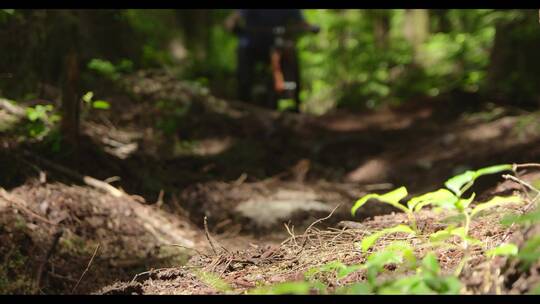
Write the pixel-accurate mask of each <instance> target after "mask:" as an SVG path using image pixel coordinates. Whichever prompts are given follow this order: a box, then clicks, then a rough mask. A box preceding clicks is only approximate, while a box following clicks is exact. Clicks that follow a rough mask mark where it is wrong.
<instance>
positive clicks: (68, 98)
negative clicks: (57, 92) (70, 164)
mask: <svg viewBox="0 0 540 304" xmlns="http://www.w3.org/2000/svg"><path fill="white" fill-rule="evenodd" d="M73 39H74V40H73V45H72V47H71V48H70V49H69V51H68V53H67V54H66V55H65V56H64V79H63V83H62V104H61V113H62V122H61V125H60V131H61V134H62V139H63V142H64V143H66V144H68V145H69V147H70V148H71V149H70V150H71V152H72V153H73V157H74V158H75V160H76V163H78V155H79V124H80V121H79V116H80V102H79V54H78V52H77V47H76V39H77V38H76V37H73Z"/></svg>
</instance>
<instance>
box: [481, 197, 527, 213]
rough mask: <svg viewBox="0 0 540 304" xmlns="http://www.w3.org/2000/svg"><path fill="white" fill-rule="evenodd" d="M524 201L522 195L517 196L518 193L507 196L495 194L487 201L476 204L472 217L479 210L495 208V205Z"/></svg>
mask: <svg viewBox="0 0 540 304" xmlns="http://www.w3.org/2000/svg"><path fill="white" fill-rule="evenodd" d="M523 202H524V201H523V199H521V197H519V196H516V195H512V196H507V197H502V196H495V197H493V198H492V199H490V200H489V201H487V202H485V203H480V204H478V205H476V207H474V209H473V210H472V211H471V218H472V217H474V216H475V215H477V214H478V213H479V212H481V211H484V210H487V209H490V208H494V207H498V206H502V205H506V204H516V203H523Z"/></svg>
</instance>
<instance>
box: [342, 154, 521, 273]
mask: <svg viewBox="0 0 540 304" xmlns="http://www.w3.org/2000/svg"><path fill="white" fill-rule="evenodd" d="M508 170H512V165H510V164H504V165H496V166H489V167H485V168H481V169H478V170H476V171H472V170H469V171H466V172H464V173H462V174H459V175H456V176H454V177H452V178H450V179H448V180H447V181H446V182H445V183H444V185H445V186H446V188H447V189H445V188H441V189H438V190H436V191H433V192H429V193H425V194H422V195H419V196H416V197H412V198H411V199H409V200H408V202H407V207H405V206H404V205H402V204H401V203H400V201H401V200H402V199H404V198H405V197H406V196H407V195H408V192H407V189H406V188H405V187H400V188H397V189H395V190H393V191H390V192H388V193H385V194H367V195H365V196H363V197H361V198H360V199H358V200H357V201H356V203H355V204H354V205H353V207H352V209H351V213H352V214H353V215H354V214H355V213H356V211H357V210H358V209H359V208H360V207H361V206H363V205H364V204H365V203H367V202H368V201H369V200H370V199H376V200H378V201H379V202H381V203H386V204H389V205H392V206H394V207H396V208H398V209H400V210H402V211H403V212H405V213H406V214H407V216H408V218H409V222H410V225H411V227H409V226H406V225H398V226H395V227H391V228H386V229H383V230H381V231H378V232H375V233H374V234H372V235H370V236H368V237H366V238H364V239H363V240H362V244H361V248H362V251H363V252H366V251H367V249H369V247H371V246H372V245H373V244H374V243H375V242H376V241H377V239H378V238H380V237H381V236H382V235H385V234H389V233H394V232H406V233H410V234H412V233H415V234H418V233H419V232H420V231H418V227H417V222H416V217H415V213H417V212H419V211H420V210H421V209H422V208H423V207H426V206H428V205H433V206H435V207H439V208H443V209H447V210H453V211H457V212H458V214H459V215H460V217H461V218H462V219H463V220H462V226H460V227H456V226H454V225H450V226H448V227H447V228H446V229H444V230H441V231H437V232H435V233H432V234H431V235H430V236H429V242H430V243H431V244H430V245H431V246H434V247H437V246H452V245H451V244H446V243H445V241H446V240H447V239H450V238H452V237H454V236H457V237H459V238H460V239H461V248H462V249H463V250H464V252H465V254H464V257H463V259H462V261H461V262H460V264H459V265H458V267H457V268H456V271H455V274H456V276H458V275H459V274H460V273H461V270H462V269H463V267H464V265H465V264H466V263H467V261H468V258H469V250H470V249H469V247H470V245H477V246H482V245H483V244H482V243H481V242H480V241H478V240H476V239H474V238H472V237H471V236H470V235H469V231H470V225H471V221H472V219H473V218H474V217H476V216H478V215H479V214H481V213H482V212H483V211H486V210H488V209H492V208H494V207H498V206H502V205H506V204H516V203H523V202H524V201H523V199H521V198H520V197H519V196H515V195H513V196H508V197H501V196H495V197H493V198H492V199H491V200H489V201H487V202H483V203H477V204H476V205H475V206H474V208H471V203H472V202H473V201H474V199H475V197H476V194H475V193H472V194H471V196H470V197H468V198H462V196H463V194H464V193H465V192H466V191H467V190H468V189H470V188H471V187H472V186H473V185H474V182H475V181H476V179H478V178H479V177H481V176H484V175H488V174H495V173H500V172H502V171H508Z"/></svg>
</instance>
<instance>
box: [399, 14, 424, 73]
mask: <svg viewBox="0 0 540 304" xmlns="http://www.w3.org/2000/svg"><path fill="white" fill-rule="evenodd" d="M403 30H404V35H405V38H406V39H407V40H408V41H409V42H410V43H411V45H412V46H413V50H414V62H415V63H417V64H420V63H421V62H422V61H423V55H422V49H421V46H422V43H423V42H424V41H426V39H427V38H428V35H429V14H428V10H426V9H407V10H406V11H405V25H404V27H403Z"/></svg>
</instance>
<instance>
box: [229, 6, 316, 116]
mask: <svg viewBox="0 0 540 304" xmlns="http://www.w3.org/2000/svg"><path fill="white" fill-rule="evenodd" d="M226 26H227V27H228V28H229V29H230V30H232V31H233V32H234V33H236V34H237V35H238V36H239V43H238V49H237V56H238V61H237V80H238V98H239V99H240V100H242V101H251V100H252V99H253V97H252V90H253V87H254V85H255V81H256V76H257V75H256V68H257V66H258V65H261V64H262V65H263V66H266V67H272V76H273V79H274V84H273V94H274V95H275V94H277V95H279V94H280V93H282V92H283V91H284V90H285V89H286V84H287V82H286V81H285V79H284V76H283V75H284V73H283V69H286V71H287V72H288V73H287V74H288V75H289V77H290V78H292V80H293V81H292V82H293V83H295V85H294V87H295V88H294V95H295V96H292V99H294V100H295V103H296V105H295V107H296V110H297V107H298V104H299V96H298V95H299V80H300V74H299V69H298V60H297V54H296V48H294V47H293V48H292V50H291V51H288V52H287V54H286V55H287V56H289V57H290V58H288V59H289V60H287V61H286V62H287V66H286V67H283V66H280V65H279V63H278V62H276V61H280V60H279V59H276V60H274V59H275V58H274V57H275V56H274V54H272V56H270V54H271V51H272V48H274V47H275V34H276V33H275V29H277V28H283V29H285V28H291V27H294V28H297V29H303V30H306V31H313V32H316V31H318V27H314V26H312V25H310V24H308V23H307V22H306V21H305V20H304V17H303V15H302V12H301V10H298V9H282V10H277V9H274V10H271V9H269V10H263V9H253V10H249V9H247V10H237V11H235V12H234V13H233V14H231V16H229V18H228V19H227V20H226ZM280 62H283V60H281V61H280ZM268 93H271V92H268ZM272 99H274V98H272ZM273 101H274V102H272V103H271V104H267V106H269V107H273V108H275V106H276V104H275V100H273Z"/></svg>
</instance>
